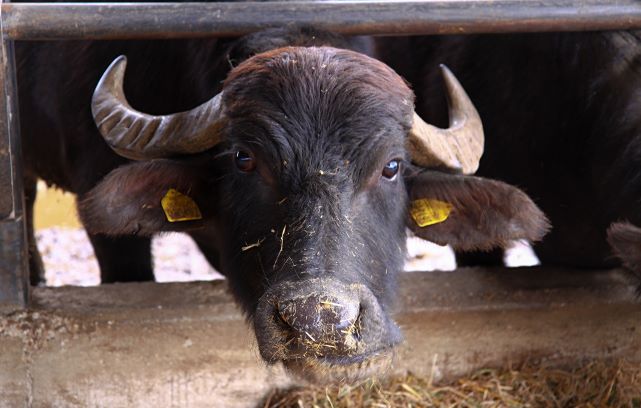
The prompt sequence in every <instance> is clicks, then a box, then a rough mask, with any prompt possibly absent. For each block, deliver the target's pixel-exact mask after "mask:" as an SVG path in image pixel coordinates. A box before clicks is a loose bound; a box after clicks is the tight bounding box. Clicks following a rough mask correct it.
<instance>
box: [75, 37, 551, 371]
mask: <svg viewBox="0 0 641 408" xmlns="http://www.w3.org/2000/svg"><path fill="white" fill-rule="evenodd" d="M118 64H120V65H118ZM112 68H113V69H110V71H108V72H107V74H106V75H105V77H103V80H101V84H100V85H99V87H98V88H97V90H96V94H95V95H94V103H93V112H94V116H95V118H96V123H97V125H98V127H99V129H100V131H101V133H102V135H103V137H104V138H105V139H106V140H107V142H108V143H109V144H110V145H111V146H112V148H113V149H114V150H115V151H116V152H118V153H119V154H122V155H124V156H126V157H129V158H131V159H134V160H138V162H134V163H132V164H129V165H127V166H124V167H121V168H119V169H117V170H115V171H113V172H112V173H111V174H109V175H108V176H107V177H106V178H105V180H103V182H102V183H101V184H99V185H98V186H97V187H96V188H95V189H94V190H93V191H92V193H91V194H90V195H89V197H88V198H87V199H86V200H85V201H84V202H82V203H81V204H80V214H81V216H82V217H83V219H84V221H85V225H86V226H88V228H90V229H92V230H93V231H94V232H101V233H107V234H127V233H137V234H153V233H155V232H158V231H167V230H183V231H188V232H190V233H191V235H192V236H193V237H194V238H195V239H196V241H197V242H198V243H199V245H200V247H201V248H202V249H204V251H205V255H206V256H207V257H208V259H210V260H211V261H212V263H213V264H215V266H216V267H218V268H219V269H220V271H221V272H222V273H224V274H225V275H226V276H227V278H228V280H229V284H230V287H231V289H232V291H233V293H234V295H235V296H236V298H237V299H238V300H239V302H240V304H241V305H242V306H243V307H244V309H245V311H246V314H247V316H248V317H249V319H250V320H251V321H252V323H253V326H254V328H255V332H256V337H257V340H258V346H259V350H260V353H261V356H262V357H263V358H264V359H265V360H266V361H267V362H269V363H275V362H279V361H282V362H283V363H284V364H285V366H286V367H288V368H290V369H291V370H292V371H296V372H299V373H302V374H303V375H304V376H305V377H306V378H308V379H312V380H315V381H319V380H320V381H323V380H341V379H350V380H353V379H357V378H361V377H363V376H368V375H371V374H374V373H377V372H380V370H381V369H382V368H383V367H385V366H388V365H389V362H390V361H391V356H392V351H393V348H394V346H395V345H397V344H398V343H399V342H400V341H401V335H400V331H399V329H398V328H397V327H396V325H395V324H394V322H393V320H392V319H391V317H390V311H391V309H392V306H393V300H394V297H395V292H396V279H395V276H396V273H397V271H399V270H400V269H401V268H402V263H403V259H404V252H405V247H404V242H405V228H406V225H408V226H409V227H410V228H412V229H413V230H414V231H415V233H417V234H418V235H420V236H424V237H426V238H431V239H432V240H436V241H438V242H442V243H450V244H452V245H454V246H455V247H457V246H458V247H465V248H467V247H475V248H487V247H492V246H496V245H501V244H503V243H504V242H505V241H507V240H509V239H518V238H527V239H535V238H537V237H539V236H540V235H541V234H542V232H543V231H544V229H545V226H546V225H545V218H544V217H543V216H542V214H541V213H540V212H539V211H538V209H537V208H536V206H534V205H533V204H532V203H531V201H529V199H528V198H527V196H525V195H524V194H523V193H522V192H520V191H519V190H517V189H515V188H513V187H510V186H507V185H505V184H503V183H498V182H493V181H487V180H484V179H479V178H475V177H471V176H466V175H464V174H462V173H470V172H473V171H474V170H475V169H476V167H477V166H478V160H479V158H480V154H481V152H482V145H483V137H482V131H481V128H480V119H479V118H478V115H477V114H476V111H475V110H474V108H473V106H472V105H471V103H470V102H469V99H467V96H466V95H465V93H464V91H463V90H462V88H460V85H458V83H457V82H456V80H455V79H454V78H453V76H451V74H450V73H449V72H448V71H445V78H446V86H447V87H448V90H449V93H450V107H451V117H452V126H451V129H437V128H434V127H433V126H431V125H428V124H426V123H425V122H423V121H422V120H421V119H420V118H419V117H418V116H417V115H415V114H414V110H413V106H414V105H413V94H412V92H411V90H410V89H409V88H408V86H407V85H406V83H405V82H404V81H403V80H402V79H401V78H400V77H399V76H398V75H396V74H395V73H394V72H393V71H392V70H391V69H389V68H388V67H387V66H385V65H384V64H382V63H380V62H378V61H376V60H373V59H371V58H368V57H366V56H364V55H362V54H358V53H355V52H352V51H346V50H339V49H335V48H329V47H318V48H315V47H309V48H303V47H295V48H294V47H292V48H282V49H277V50H273V51H269V52H266V53H262V54H259V55H256V56H254V57H252V58H250V59H248V60H247V61H245V62H244V63H242V64H241V65H239V66H238V67H236V68H235V69H233V70H232V71H231V73H230V74H229V76H228V78H227V80H226V81H225V83H224V86H223V91H222V93H221V94H219V95H217V96H216V97H214V98H212V100H210V101H208V102H205V103H204V104H203V105H201V106H199V107H197V108H195V109H194V110H192V111H190V112H181V113H178V114H174V115H167V116H151V115H146V114H144V113H141V112H137V111H135V110H133V109H132V108H131V107H130V106H129V105H128V104H127V103H126V100H124V94H123V93H122V87H121V86H122V75H124V66H123V64H122V62H120V63H116V65H115V66H114V67H112ZM170 189H173V190H177V191H179V192H180V193H181V194H183V195H186V196H187V197H188V198H189V199H190V200H192V201H193V202H195V204H196V205H197V206H198V207H199V210H200V211H199V217H193V218H190V219H188V220H185V221H180V222H170V221H169V219H168V216H167V215H166V213H163V209H162V205H161V203H162V201H163V197H165V196H166V194H167V192H168V191H169V190H170ZM410 199H411V200H420V199H437V200H441V201H446V202H448V203H450V206H451V207H452V214H451V216H450V217H449V218H448V219H447V220H445V221H444V222H442V223H441V224H439V225H438V226H434V227H429V226H428V227H421V226H417V225H416V223H415V222H414V221H413V220H412V219H410V218H408V204H409V201H410Z"/></svg>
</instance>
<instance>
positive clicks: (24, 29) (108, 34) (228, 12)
mask: <svg viewBox="0 0 641 408" xmlns="http://www.w3.org/2000/svg"><path fill="white" fill-rule="evenodd" d="M1 7H2V10H1V15H2V18H3V19H4V26H3V30H4V32H5V34H6V35H7V36H8V38H10V39H14V40H55V39H117V38H119V39H122V38H130V39H141V38H169V37H172V38H190V37H203V36H236V35H242V34H246V33H249V32H253V31H256V30H259V29H263V28H266V27H274V26H284V25H288V24H311V25H314V26H317V27H319V28H325V29H328V30H331V31H334V32H338V33H343V34H350V35H356V34H374V35H391V34H469V33H498V32H532V31H582V30H609V29H631V28H641V1H638V0H610V1H607V2H604V1H602V0H459V1H320V2H318V1H276V2H237V3H91V4H90V3H13V4H12V3H8V4H2V5H1Z"/></svg>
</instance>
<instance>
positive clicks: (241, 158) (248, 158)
mask: <svg viewBox="0 0 641 408" xmlns="http://www.w3.org/2000/svg"><path fill="white" fill-rule="evenodd" d="M234 162H235V163H236V167H237V168H238V170H240V171H242V172H245V173H248V172H250V171H252V170H254V169H255V168H256V160H255V159H254V156H252V155H251V154H250V153H248V152H246V151H243V150H239V151H237V152H236V155H235V156H234Z"/></svg>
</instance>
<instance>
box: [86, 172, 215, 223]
mask: <svg viewBox="0 0 641 408" xmlns="http://www.w3.org/2000/svg"><path fill="white" fill-rule="evenodd" d="M206 188H207V186H206V183H205V182H204V180H203V179H202V176H200V175H199V172H197V171H196V169H195V168H194V167H191V166H188V165H185V164H182V163H179V162H177V161H172V160H152V161H147V162H135V163H132V164H128V165H125V166H122V167H119V168H117V169H116V170H114V171H112V172H111V173H109V174H108V175H107V176H106V177H105V178H104V179H103V180H102V181H101V182H100V183H99V184H98V185H97V186H96V187H94V188H93V189H92V190H91V191H89V193H88V194H86V195H84V196H83V197H81V198H80V200H79V203H78V213H79V215H80V218H81V219H82V222H83V224H84V226H85V228H87V231H88V232H90V233H94V234H98V233H99V234H107V235H125V234H138V235H152V234H154V233H156V232H161V231H187V230H190V229H195V228H199V227H201V226H202V224H203V223H204V221H205V219H206V218H208V217H211V215H212V214H211V213H212V211H211V210H210V209H209V208H207V207H206V206H205V205H206V204H207V203H208V202H209V201H210V200H207V199H206V198H207V196H206V193H207V191H206ZM171 190H173V191H171ZM170 191H171V192H170ZM168 192H169V194H168ZM176 192H178V193H176ZM166 196H169V198H168V199H165V204H164V206H163V205H161V201H163V198H165V197H166ZM176 197H177V198H176ZM167 205H169V206H171V205H173V206H174V209H173V210H172V209H171V208H169V209H168V210H164V207H166V206H167ZM176 207H177V208H178V212H181V210H182V213H183V217H180V218H179V219H186V220H184V221H176V222H170V221H169V220H168V219H169V218H172V219H176V218H174V217H173V215H174V213H175V212H176V209H175V208H176ZM172 211H173V212H172ZM185 213H186V215H185Z"/></svg>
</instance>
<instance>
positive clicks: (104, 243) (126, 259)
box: [89, 234, 154, 283]
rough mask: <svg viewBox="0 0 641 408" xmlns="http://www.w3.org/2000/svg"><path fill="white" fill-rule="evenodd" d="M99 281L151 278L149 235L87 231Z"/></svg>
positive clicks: (138, 280)
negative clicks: (89, 232)
mask: <svg viewBox="0 0 641 408" xmlns="http://www.w3.org/2000/svg"><path fill="white" fill-rule="evenodd" d="M89 239H90V240H91V244H92V245H93V249H94V252H95V254H96V258H97V259H98V265H100V280H101V282H102V283H112V282H141V281H153V280H154V272H153V270H152V261H151V238H148V237H134V236H120V237H109V236H106V235H92V234H89Z"/></svg>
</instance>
